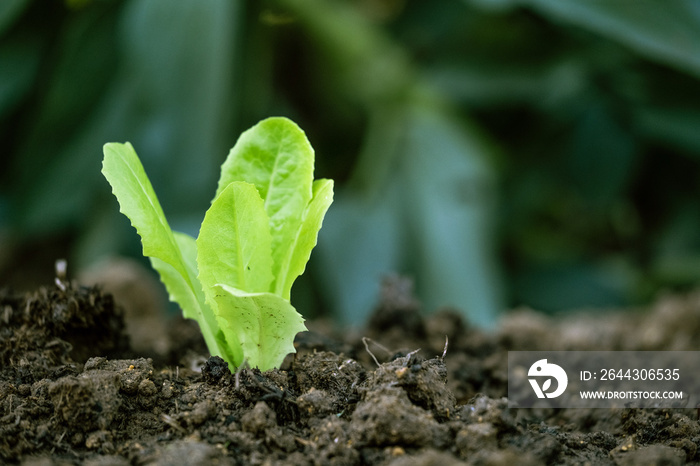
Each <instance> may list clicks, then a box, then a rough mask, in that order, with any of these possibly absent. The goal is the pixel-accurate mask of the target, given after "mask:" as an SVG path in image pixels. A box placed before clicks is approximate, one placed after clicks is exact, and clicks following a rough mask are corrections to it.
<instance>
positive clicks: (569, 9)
mask: <svg viewBox="0 0 700 466" xmlns="http://www.w3.org/2000/svg"><path fill="white" fill-rule="evenodd" d="M520 3H521V4H525V5H530V6H532V7H533V8H536V9H537V10H539V11H541V12H543V13H544V14H546V15H547V16H549V17H551V18H552V19H555V20H561V21H564V22H567V23H572V24H575V25H578V26H581V27H584V28H586V29H589V30H592V31H596V32H599V33H601V34H603V35H606V36H609V37H611V38H613V39H615V40H618V41H619V42H621V43H623V44H626V45H627V46H629V47H631V48H633V49H635V50H636V51H637V52H639V53H641V54H644V55H646V56H648V57H650V58H653V59H656V60H658V61H660V62H662V63H667V64H670V65H673V66H675V67H676V68H678V69H681V70H686V71H690V72H692V73H694V74H695V75H696V76H698V75H700V54H698V46H697V44H698V43H700V8H698V6H697V2H696V1H694V0H666V1H663V2H659V1H657V0H635V1H633V2H625V1H610V0H569V1H561V0H521V2H520Z"/></svg>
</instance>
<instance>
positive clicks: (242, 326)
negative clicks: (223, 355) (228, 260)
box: [214, 284, 306, 371]
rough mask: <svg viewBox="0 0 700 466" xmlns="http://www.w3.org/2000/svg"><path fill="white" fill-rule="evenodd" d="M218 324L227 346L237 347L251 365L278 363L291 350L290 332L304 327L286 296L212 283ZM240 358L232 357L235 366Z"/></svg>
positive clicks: (302, 321) (268, 366)
mask: <svg viewBox="0 0 700 466" xmlns="http://www.w3.org/2000/svg"><path fill="white" fill-rule="evenodd" d="M214 289H215V293H214V299H215V300H216V303H217V307H218V308H219V316H218V317H219V325H220V326H221V330H222V331H223V333H224V335H225V336H226V341H227V342H228V344H229V346H230V347H232V348H234V347H240V348H241V349H242V354H244V355H245V358H246V360H247V362H248V364H249V365H250V366H251V367H258V368H259V369H260V370H261V371H266V370H268V369H272V368H274V367H279V366H280V364H282V360H284V357H285V356H286V355H287V354H289V353H294V352H296V350H295V349H294V336H295V335H296V334H297V333H298V332H303V331H305V330H306V327H305V326H304V318H303V317H302V316H301V315H299V313H298V312H297V311H296V309H294V307H293V306H292V305H291V304H290V303H289V301H287V300H286V299H282V298H281V297H279V296H277V295H274V294H272V293H246V292H243V291H241V290H238V289H236V288H233V287H231V286H228V285H224V284H218V285H216V286H214ZM242 363H243V361H242V360H236V361H234V364H235V365H236V366H238V365H240V364H242Z"/></svg>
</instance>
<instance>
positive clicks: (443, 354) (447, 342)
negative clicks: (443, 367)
mask: <svg viewBox="0 0 700 466" xmlns="http://www.w3.org/2000/svg"><path fill="white" fill-rule="evenodd" d="M449 342H450V339H449V338H448V337H447V335H445V349H444V350H442V356H440V360H441V361H443V360H444V359H445V356H447V345H448V344H449Z"/></svg>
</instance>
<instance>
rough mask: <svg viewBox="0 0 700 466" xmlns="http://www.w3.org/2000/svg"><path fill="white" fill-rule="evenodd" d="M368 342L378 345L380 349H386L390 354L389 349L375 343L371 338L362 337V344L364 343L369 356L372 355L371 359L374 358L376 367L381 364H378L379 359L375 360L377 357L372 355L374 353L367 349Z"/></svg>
mask: <svg viewBox="0 0 700 466" xmlns="http://www.w3.org/2000/svg"><path fill="white" fill-rule="evenodd" d="M368 342H372V343H374V344H375V345H376V346H378V347H379V348H381V349H382V350H384V351H386V352H387V354H391V351H389V349H388V348H386V347H385V346H382V345H380V344H379V343H377V342H376V341H374V340H372V339H371V338H369V337H362V344H364V345H365V350H366V351H367V353H369V355H370V356H372V359H374V362H375V363H376V364H377V367H379V366H381V364H379V361H378V360H377V357H376V356H375V355H374V353H372V351H370V349H369V343H368Z"/></svg>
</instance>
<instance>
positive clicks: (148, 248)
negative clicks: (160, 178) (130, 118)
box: [102, 142, 191, 285]
mask: <svg viewBox="0 0 700 466" xmlns="http://www.w3.org/2000/svg"><path fill="white" fill-rule="evenodd" d="M102 174H103V175H104V176H105V178H107V181H109V184H111V185H112V192H113V193H114V195H115V196H116V197H117V200H118V201H119V206H120V209H119V210H120V212H121V213H123V214H124V215H126V216H127V217H129V219H130V220H131V224H132V225H133V226H134V228H136V231H137V232H138V234H139V236H141V243H142V244H143V255H144V256H148V257H156V258H158V259H160V260H162V261H163V262H166V263H167V264H170V265H171V266H172V267H173V268H174V269H175V270H176V271H177V272H178V273H179V274H180V275H182V276H183V277H187V268H186V266H185V264H184V261H183V258H182V255H181V252H180V249H179V247H178V245H177V243H176V242H175V237H174V235H173V231H172V230H171V229H170V226H169V225H168V221H167V220H166V218H165V214H164V213H163V208H162V207H161V206H160V203H159V202H158V198H157V197H156V193H155V191H154V190H153V186H152V185H151V182H150V180H149V179H148V176H146V171H145V170H144V169H143V165H141V161H140V160H139V158H138V156H137V155H136V152H135V151H134V148H133V147H132V146H131V144H130V143H128V142H127V143H126V144H118V143H109V144H105V146H104V161H103V162H102ZM190 285H191V284H190Z"/></svg>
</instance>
